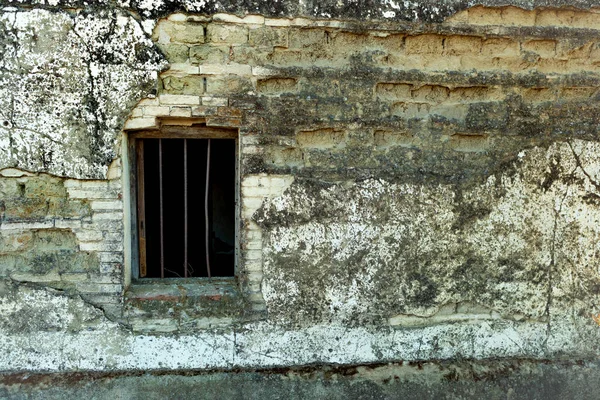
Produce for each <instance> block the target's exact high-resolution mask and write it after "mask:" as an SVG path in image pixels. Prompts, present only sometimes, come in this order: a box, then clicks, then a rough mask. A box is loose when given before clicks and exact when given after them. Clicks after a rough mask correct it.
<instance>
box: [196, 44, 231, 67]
mask: <svg viewBox="0 0 600 400" xmlns="http://www.w3.org/2000/svg"><path fill="white" fill-rule="evenodd" d="M228 60H229V46H212V45H208V44H206V45H202V46H192V47H191V48H190V61H191V62H194V63H200V64H224V63H225V62H227V61H228Z"/></svg>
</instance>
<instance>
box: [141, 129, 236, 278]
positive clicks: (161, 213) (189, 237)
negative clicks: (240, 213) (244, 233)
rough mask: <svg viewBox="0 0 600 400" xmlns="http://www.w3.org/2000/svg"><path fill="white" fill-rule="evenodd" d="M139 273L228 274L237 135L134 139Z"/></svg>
mask: <svg viewBox="0 0 600 400" xmlns="http://www.w3.org/2000/svg"><path fill="white" fill-rule="evenodd" d="M135 146H136V156H137V203H138V207H137V221H138V237H139V238H138V242H139V243H138V244H139V248H138V249H139V277H140V278H189V277H214V276H233V275H234V265H235V223H236V222H235V221H236V218H235V212H236V211H235V210H236V201H235V199H236V190H235V187H236V151H235V150H236V140H235V139H232V138H191V139H190V138H138V139H136V143H135Z"/></svg>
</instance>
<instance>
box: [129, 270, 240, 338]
mask: <svg viewBox="0 0 600 400" xmlns="http://www.w3.org/2000/svg"><path fill="white" fill-rule="evenodd" d="M248 310H249V304H248V302H247V301H246V299H245V298H244V296H243V295H242V293H241V292H240V290H239V288H238V284H237V281H236V279H235V278H233V277H231V278H211V279H208V278H187V279H186V278H171V279H143V280H142V279H140V280H136V281H133V282H132V284H131V286H130V287H129V288H128V289H127V291H126V292H125V304H124V315H123V316H124V318H125V319H126V320H127V321H128V323H129V324H130V325H131V326H132V328H133V330H134V331H140V332H147V333H161V332H163V333H166V332H194V331H198V330H203V329H215V328H228V327H231V326H232V325H233V324H235V323H237V322H241V321H242V320H244V319H245V317H244V316H247V314H248Z"/></svg>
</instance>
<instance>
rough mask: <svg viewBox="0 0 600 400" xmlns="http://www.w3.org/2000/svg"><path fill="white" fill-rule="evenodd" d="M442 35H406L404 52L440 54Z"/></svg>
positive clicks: (442, 47) (442, 46)
mask: <svg viewBox="0 0 600 400" xmlns="http://www.w3.org/2000/svg"><path fill="white" fill-rule="evenodd" d="M443 40H444V37H443V36H441V35H430V34H426V35H417V36H407V37H406V44H405V46H406V47H405V51H406V54H440V55H441V54H442V51H443V49H444V45H443Z"/></svg>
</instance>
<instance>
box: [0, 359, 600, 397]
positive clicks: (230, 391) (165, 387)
mask: <svg viewBox="0 0 600 400" xmlns="http://www.w3.org/2000/svg"><path fill="white" fill-rule="evenodd" d="M599 382H600V376H599V368H598V363H597V362H573V363H570V362H532V361H522V360H520V361H517V360H513V361H499V360H496V361H494V362H467V361H462V362H449V363H439V362H422V363H406V364H398V363H395V364H385V365H364V366H359V367H305V368H297V369H294V368H289V369H278V370H271V371H236V372H227V373H224V372H212V373H198V372H191V371H187V372H186V373H180V374H177V373H173V372H162V373H130V374H97V373H96V374H94V373H75V374H56V375H52V374H50V375H36V374H33V375H32V374H26V375H25V374H22V375H14V376H4V377H0V396H2V398H6V399H14V400H17V399H81V398H86V399H94V400H95V399H132V400H133V399H140V400H142V399H144V400H145V399H148V400H154V399H157V400H158V399H181V400H184V399H323V398H329V399H340V400H341V399H403V400H413V399H414V400H417V399H431V400H434V399H448V400H450V399H452V400H458V399H489V400H510V399H544V400H562V399H573V400H587V399H590V400H592V399H597V398H598V396H597V394H598V390H599V389H600V388H599V387H598V385H599Z"/></svg>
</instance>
